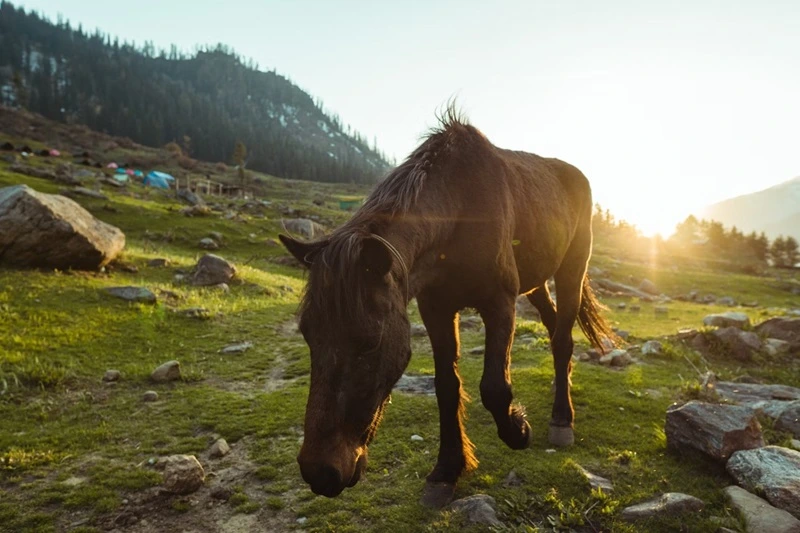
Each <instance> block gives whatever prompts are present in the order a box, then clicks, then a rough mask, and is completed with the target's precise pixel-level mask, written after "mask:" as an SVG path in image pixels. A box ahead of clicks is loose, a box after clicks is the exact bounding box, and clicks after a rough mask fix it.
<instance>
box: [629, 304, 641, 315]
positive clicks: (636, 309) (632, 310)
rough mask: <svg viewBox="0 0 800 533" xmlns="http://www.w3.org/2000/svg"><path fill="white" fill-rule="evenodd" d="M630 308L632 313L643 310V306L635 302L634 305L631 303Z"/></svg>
mask: <svg viewBox="0 0 800 533" xmlns="http://www.w3.org/2000/svg"><path fill="white" fill-rule="evenodd" d="M630 310H631V313H638V312H639V311H641V310H642V306H641V305H636V304H633V305H631V307H630Z"/></svg>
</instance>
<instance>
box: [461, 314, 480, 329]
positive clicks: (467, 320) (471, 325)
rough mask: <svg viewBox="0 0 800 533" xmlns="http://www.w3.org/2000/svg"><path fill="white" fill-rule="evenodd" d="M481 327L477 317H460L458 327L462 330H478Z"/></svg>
mask: <svg viewBox="0 0 800 533" xmlns="http://www.w3.org/2000/svg"><path fill="white" fill-rule="evenodd" d="M482 326H483V320H482V319H481V317H479V316H474V315H467V316H463V315H462V316H461V320H460V321H459V327H460V328H461V329H462V330H479V329H481V327H482Z"/></svg>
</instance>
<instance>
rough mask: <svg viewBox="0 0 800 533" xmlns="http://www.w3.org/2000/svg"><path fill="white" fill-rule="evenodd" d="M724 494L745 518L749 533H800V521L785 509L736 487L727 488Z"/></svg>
mask: <svg viewBox="0 0 800 533" xmlns="http://www.w3.org/2000/svg"><path fill="white" fill-rule="evenodd" d="M723 492H724V493H725V495H726V496H728V499H730V501H731V505H733V507H735V508H736V509H737V510H738V511H739V512H740V513H741V514H742V516H743V517H744V521H745V524H747V531H748V532H752V533H762V532H769V533H800V520H798V519H797V518H795V517H793V516H792V515H791V514H790V513H788V512H786V511H784V510H783V509H778V508H777V507H773V506H772V505H770V504H769V503H768V502H767V501H765V500H762V499H761V498H759V497H758V496H756V495H754V494H750V493H749V492H747V491H746V490H744V489H743V488H741V487H737V486H735V485H731V486H730V487H725V489H724V491H723Z"/></svg>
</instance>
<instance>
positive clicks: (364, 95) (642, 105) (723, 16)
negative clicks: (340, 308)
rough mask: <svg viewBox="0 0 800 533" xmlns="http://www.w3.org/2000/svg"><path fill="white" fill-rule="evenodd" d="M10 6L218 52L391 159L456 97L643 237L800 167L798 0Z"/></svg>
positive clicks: (122, 35) (33, 1) (147, 0)
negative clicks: (289, 88)
mask: <svg viewBox="0 0 800 533" xmlns="http://www.w3.org/2000/svg"><path fill="white" fill-rule="evenodd" d="M11 3H12V4H13V5H15V6H17V7H21V8H24V9H25V10H26V11H31V10H34V11H36V12H37V13H39V14H40V15H42V16H44V17H46V18H48V19H49V20H51V21H53V22H55V21H56V20H57V19H58V18H59V17H61V18H63V20H64V21H69V22H70V24H71V25H72V26H73V28H74V27H77V26H78V25H81V26H82V27H83V28H84V31H88V32H93V31H94V30H95V29H98V30H100V31H102V32H103V33H104V34H106V35H108V36H110V37H111V38H112V39H113V38H115V37H116V38H119V39H120V40H121V41H127V42H131V43H135V44H136V45H137V46H138V47H141V46H142V45H143V44H144V43H145V42H147V41H150V42H152V43H153V44H154V45H155V47H156V49H158V50H161V49H166V50H169V48H170V46H171V45H173V44H174V45H175V46H177V47H178V49H179V50H182V51H184V52H190V53H192V52H193V51H194V50H196V49H197V47H198V46H204V45H214V44H216V43H222V44H225V45H227V46H229V47H231V48H232V49H233V50H235V52H236V53H237V54H238V55H240V56H241V57H242V58H244V59H252V60H253V61H254V62H256V63H258V64H259V67H260V69H261V70H272V69H275V70H276V71H277V72H279V73H280V74H282V75H284V76H285V77H287V78H288V79H290V80H291V81H292V82H293V83H295V84H296V85H298V86H299V87H300V88H302V89H303V90H305V91H307V92H308V93H309V94H310V95H311V96H312V97H314V98H315V99H319V100H320V101H322V102H323V104H324V107H325V109H326V110H327V111H328V112H330V113H334V114H338V115H339V116H340V117H341V119H342V122H343V123H345V124H350V125H352V127H353V128H354V129H355V130H356V131H359V132H360V133H361V134H362V135H363V136H364V137H365V138H366V139H370V140H372V139H373V138H376V139H377V145H378V148H379V149H380V150H382V151H383V152H385V153H386V154H387V155H388V156H389V157H390V158H395V159H396V160H398V161H401V160H402V159H404V158H405V157H406V155H407V154H408V153H410V152H411V150H413V148H414V147H415V146H416V145H417V144H418V142H419V136H420V135H421V134H422V133H424V132H425V130H426V129H427V128H429V127H430V126H432V125H433V124H434V123H435V119H434V112H435V111H436V110H437V109H441V107H442V106H443V105H444V104H445V103H446V102H447V100H448V99H450V98H452V97H454V96H455V97H456V98H457V101H458V104H459V107H460V108H461V109H462V110H463V111H464V112H465V114H466V116H467V117H468V118H469V119H470V122H471V123H472V124H473V125H475V126H476V127H477V128H479V129H480V130H481V131H483V132H484V133H485V134H486V135H487V137H488V138H489V139H490V140H491V141H492V142H493V143H494V144H496V145H498V146H500V147H503V148H510V149H517V150H525V151H529V152H533V153H537V154H540V155H542V156H546V157H557V158H559V159H563V160H565V161H567V162H570V163H572V164H574V165H575V166H577V167H578V168H580V169H581V170H582V171H583V172H584V173H585V174H586V175H587V177H588V178H589V181H590V182H591V184H592V187H593V190H594V201H595V202H596V203H599V204H601V205H602V206H603V207H604V208H607V209H609V210H610V211H611V212H612V213H614V214H615V215H616V216H617V218H619V219H624V220H627V221H629V222H630V223H632V224H635V225H636V226H637V227H638V228H639V229H640V230H641V231H642V232H643V233H644V234H646V235H652V234H654V233H656V232H659V233H661V234H662V235H663V236H664V237H666V236H668V235H669V233H671V230H672V229H674V226H675V224H676V223H677V222H680V221H682V220H683V219H685V218H686V216H688V215H689V214H692V213H694V214H697V212H699V211H700V210H701V209H702V208H703V207H705V206H707V205H711V204H713V203H716V202H719V201H723V200H727V199H730V198H734V197H737V196H741V195H744V194H748V193H752V192H757V191H761V190H764V189H768V188H770V187H772V186H774V185H777V184H780V183H783V182H785V181H787V180H790V179H792V178H793V177H796V176H798V174H800V162H798V156H797V155H796V150H795V149H794V148H793V147H792V145H791V143H792V139H793V136H792V132H793V130H794V129H796V124H798V123H800V106H798V105H797V104H796V103H795V101H794V100H795V99H796V98H795V96H794V95H795V94H796V88H797V87H798V86H800V73H798V71H797V69H796V68H792V67H793V65H796V64H800V35H798V34H797V32H793V30H792V27H791V23H790V21H791V20H797V15H800V6H795V5H791V4H790V3H788V2H787V3H785V5H781V4H779V3H776V4H772V5H769V6H763V5H751V3H749V2H728V3H725V4H723V3H721V2H704V3H702V5H698V4H697V3H688V2H684V3H680V4H679V5H673V6H671V8H670V6H655V7H653V6H641V5H637V4H633V3H629V2H625V1H621V0H620V1H616V2H612V3H610V4H604V5H603V6H602V7H598V6H596V5H592V4H590V3H588V2H580V1H575V2H569V3H566V4H560V5H558V6H552V5H547V4H544V3H541V2H535V3H530V4H528V3H521V2H512V3H510V4H504V5H503V6H497V7H493V8H492V9H491V10H489V9H483V8H482V7H483V6H482V5H480V4H477V2H459V3H457V4H456V3H455V2H451V1H448V2H441V3H437V4H436V5H435V6H427V8H428V12H427V14H426V13H422V12H420V11H414V10H408V9H403V7H402V6H400V5H399V4H384V5H381V6H380V8H376V7H375V6H374V5H372V4H365V3H361V2H357V1H349V2H345V3H344V4H337V5H336V6H331V5H329V4H324V3H318V2H313V1H311V2H297V3H291V4H287V3H281V2H266V3H264V2H255V1H253V0H247V1H243V2H239V3H238V4H237V5H235V6H226V7H227V9H218V8H213V7H210V6H196V5H194V4H188V3H184V2H174V3H171V4H170V5H168V6H163V5H158V4H156V3H155V2H152V0H143V1H142V2H139V3H137V4H136V5H114V6H109V5H107V4H104V3H102V2H99V1H98V0H89V1H85V2H81V3H80V5H64V2H59V1H53V0H30V1H27V0H26V1H16V2H11ZM148 5H152V8H148ZM451 6H456V7H451ZM309 8H310V9H309ZM351 8H356V9H351ZM153 13H158V16H157V17H154V16H153ZM242 14H245V15H246V16H244V17H243V16H242ZM792 17H794V18H792ZM386 20H391V23H388V24H387V23H385V21H386ZM438 20H448V21H449V22H450V23H449V24H448V25H447V26H446V27H445V26H444V25H440V24H438V22H437V21H438ZM275 21H277V22H275ZM264 28H267V31H264ZM300 30H304V31H300ZM409 36H411V38H410V39H409V38H408V37H409ZM338 58H343V60H341V61H337V59H338ZM420 81H421V82H420ZM793 89H794V90H793ZM529 125H530V126H529ZM654 202H655V204H654Z"/></svg>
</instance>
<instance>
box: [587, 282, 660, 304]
mask: <svg viewBox="0 0 800 533" xmlns="http://www.w3.org/2000/svg"><path fill="white" fill-rule="evenodd" d="M594 281H595V282H596V283H597V285H599V286H600V287H602V288H603V289H605V290H607V291H611V292H612V293H617V294H625V295H628V296H638V297H639V298H643V299H647V298H650V296H651V295H650V294H648V293H646V292H644V291H641V290H639V289H637V288H636V287H631V286H630V285H625V284H622V283H617V282H615V281H611V280H609V279H596V280H594Z"/></svg>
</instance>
